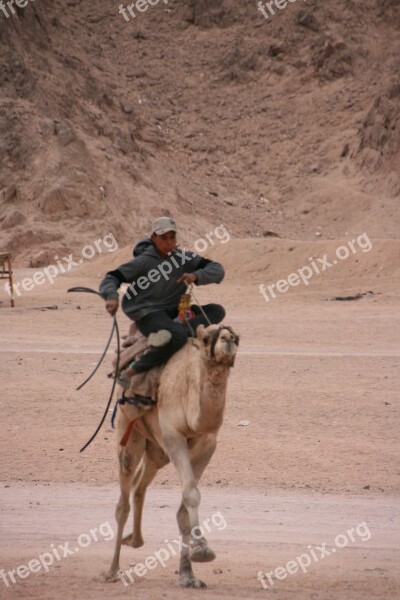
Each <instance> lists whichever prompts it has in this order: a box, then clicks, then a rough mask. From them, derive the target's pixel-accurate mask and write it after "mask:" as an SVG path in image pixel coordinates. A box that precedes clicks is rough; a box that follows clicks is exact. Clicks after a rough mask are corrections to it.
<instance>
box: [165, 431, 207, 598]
mask: <svg viewBox="0 0 400 600" xmlns="http://www.w3.org/2000/svg"><path fill="white" fill-rule="evenodd" d="M163 444H164V448H165V450H166V451H167V453H168V455H169V457H170V459H171V461H172V462H173V464H174V465H175V467H176V469H177V472H178V475H179V478H180V481H181V485H182V491H183V494H182V504H181V506H180V508H179V510H178V514H177V519H178V525H179V529H180V533H181V536H182V551H181V560H180V567H179V585H180V586H181V587H193V588H204V587H206V584H205V583H204V582H203V581H201V580H200V579H197V578H196V577H195V576H194V574H193V570H192V563H191V560H190V543H191V532H192V530H193V528H194V527H197V526H198V525H199V517H198V506H199V503H200V492H199V490H198V489H197V485H196V483H197V480H198V477H196V475H195V473H194V471H193V467H192V463H191V459H190V454H189V448H188V444H187V440H186V438H185V437H184V436H182V435H181V434H178V433H176V432H174V433H169V434H168V435H166V434H164V435H163ZM210 448H211V446H210ZM213 451H214V448H213V449H212V451H211V449H210V453H209V457H208V459H205V461H204V464H202V465H200V462H199V472H201V473H202V471H203V470H204V469H205V467H206V465H207V463H208V461H209V460H210V458H211V456H212V453H213ZM204 454H206V452H204ZM201 473H200V474H201Z"/></svg>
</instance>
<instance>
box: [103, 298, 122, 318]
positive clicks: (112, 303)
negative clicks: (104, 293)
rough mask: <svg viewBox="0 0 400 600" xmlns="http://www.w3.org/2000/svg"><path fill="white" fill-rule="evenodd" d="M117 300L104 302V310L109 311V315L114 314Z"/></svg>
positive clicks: (117, 304) (116, 308)
mask: <svg viewBox="0 0 400 600" xmlns="http://www.w3.org/2000/svg"><path fill="white" fill-rule="evenodd" d="M118 306H119V302H118V300H107V302H106V311H107V312H109V313H110V315H115V313H116V312H117V310H118Z"/></svg>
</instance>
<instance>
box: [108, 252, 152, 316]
mask: <svg viewBox="0 0 400 600" xmlns="http://www.w3.org/2000/svg"><path fill="white" fill-rule="evenodd" d="M141 263H142V261H141V260H140V258H139V257H138V258H135V259H134V260H130V261H129V262H127V263H125V264H123V265H120V266H119V267H118V269H115V270H114V271H109V272H108V273H107V274H106V276H105V277H104V279H103V281H102V282H101V283H100V286H99V293H100V296H101V297H102V298H104V300H105V301H106V310H107V311H108V312H109V313H110V314H112V315H113V314H114V313H115V312H116V311H117V310H118V303H119V295H118V288H119V287H120V286H121V284H122V283H132V282H133V281H135V279H137V278H138V277H140V275H141V274H142V269H141Z"/></svg>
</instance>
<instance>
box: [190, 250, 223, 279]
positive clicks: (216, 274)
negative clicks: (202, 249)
mask: <svg viewBox="0 0 400 600" xmlns="http://www.w3.org/2000/svg"><path fill="white" fill-rule="evenodd" d="M192 268H193V271H191V272H192V274H193V275H196V277H197V279H196V281H195V284H196V285H207V284H208V283H221V281H222V280H223V278H224V277H225V270H224V267H223V266H222V265H221V264H220V263H219V262H216V261H215V260H210V259H208V258H203V257H200V256H199V257H197V258H195V259H193V263H192Z"/></svg>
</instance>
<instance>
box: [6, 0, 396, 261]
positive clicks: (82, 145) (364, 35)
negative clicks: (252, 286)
mask: <svg viewBox="0 0 400 600" xmlns="http://www.w3.org/2000/svg"><path fill="white" fill-rule="evenodd" d="M280 4H281V5H282V6H283V5H284V2H281V3H280ZM399 6H400V4H399V2H398V1H397V0H382V1H379V2H377V0H365V1H364V2H362V3H361V2H357V3H356V2H349V1H348V0H337V1H336V2H335V3H334V4H333V3H328V2H319V1H317V0H307V6H305V4H304V3H302V2H300V1H298V2H288V3H287V4H286V6H284V7H283V8H282V9H279V10H278V8H276V10H275V12H274V14H271V15H270V17H269V18H268V20H266V19H265V18H264V17H263V16H262V15H261V14H260V12H259V11H257V4H256V3H255V4H253V5H251V4H249V3H244V2H238V1H237V0H174V2H173V3H172V2H171V3H168V4H166V3H165V2H160V3H158V5H154V6H149V8H148V10H147V11H146V12H145V13H143V14H140V15H139V14H138V15H137V16H136V18H135V20H134V21H133V20H131V22H125V21H124V19H123V17H122V16H121V15H120V14H119V13H118V7H115V6H112V5H110V2H109V0H96V5H95V6H94V5H93V3H82V2H79V1H78V0H68V2H67V9H66V5H65V1H63V0H40V2H39V1H38V0H37V1H36V2H33V1H30V2H29V3H28V5H27V6H26V7H25V8H16V13H15V14H13V15H10V16H9V17H8V18H7V17H5V16H4V17H3V15H2V14H0V17H1V18H0V139H1V144H0V250H6V249H8V248H9V249H12V251H13V253H14V254H15V255H16V258H17V263H16V264H21V265H22V264H25V265H29V263H30V259H31V257H34V258H33V260H34V262H35V261H36V260H37V261H39V262H40V261H42V260H50V259H51V253H52V252H53V253H54V255H55V254H56V253H57V252H60V251H61V250H60V249H63V248H65V249H68V250H69V251H71V252H72V251H76V252H78V251H79V250H80V248H82V247H83V246H85V245H86V244H90V243H93V241H94V240H96V239H99V238H101V237H103V236H105V235H106V234H108V233H113V234H114V235H115V237H116V238H117V239H118V243H119V245H120V246H123V245H125V244H126V243H128V242H129V243H131V242H133V240H134V239H135V238H137V237H142V236H143V234H146V233H147V232H148V228H149V225H150V222H151V220H152V219H153V218H155V217H156V216H159V215H160V214H169V215H173V216H175V217H176V218H177V219H178V221H179V224H180V229H181V231H182V234H181V235H182V238H181V240H182V241H183V242H185V243H189V244H190V243H192V242H193V240H196V239H197V238H199V237H202V236H204V234H205V232H208V231H210V230H211V229H212V228H215V227H216V226H217V225H219V224H221V223H224V224H225V226H226V227H228V228H229V230H230V232H231V234H232V235H236V236H240V237H245V236H252V237H262V236H263V232H265V231H277V232H279V235H281V236H282V237H285V236H286V237H294V238H296V237H302V238H309V239H311V238H312V239H314V232H315V228H316V226H317V225H320V224H321V225H322V226H323V227H324V235H327V236H335V235H342V233H343V220H344V221H346V227H345V229H346V230H350V229H351V226H353V225H354V227H358V223H359V222H360V219H364V217H363V216H362V215H363V209H364V207H363V206H362V205H361V204H360V205H358V204H357V205H356V206H352V210H351V211H349V210H348V206H349V205H348V200H346V198H345V197H344V195H343V194H342V193H341V191H340V190H341V189H343V188H346V186H353V185H357V186H361V191H363V192H364V191H366V192H368V193H370V194H371V197H372V196H373V195H374V196H375V195H376V194H380V193H381V192H382V193H385V194H390V195H395V194H398V193H399V189H400V188H399V180H398V177H399V173H398V166H397V165H398V153H399V150H398V145H399V140H398V136H399V122H398V114H399V110H398V107H399V91H398V86H399V82H398V81H397V79H396V77H397V74H398V73H399V71H400V69H399V63H398V58H397V57H398V56H399V55H400V35H399V33H400V25H399V20H398V11H399ZM362 115H365V118H364V119H363V120H362ZM361 121H362V122H361ZM315 165H318V168H317V169H316V168H314V166H315ZM338 171H340V173H341V176H342V177H343V181H341V185H340V186H337V189H336V188H335V189H333V188H332V186H331V185H330V183H329V176H332V174H334V173H337V172H338ZM347 176H348V180H347V179H346V177H347ZM354 182H356V183H354ZM359 192H360V190H359V189H358V188H357V189H355V193H356V194H357V193H359ZM328 205H329V206H330V207H333V208H332V212H329V211H328V212H327V211H326V210H325V208H326V206H328ZM305 206H307V210H308V212H304V211H303V209H304V208H305ZM376 206H378V207H379V206H380V204H379V203H377V204H376ZM377 210H378V209H377ZM388 214H389V213H388V212H387V211H384V210H383V209H382V215H377V214H374V216H373V218H372V217H371V222H370V224H371V227H372V226H375V224H376V223H381V222H383V221H382V219H385V218H387V219H389V217H386V216H385V215H388ZM299 215H300V218H299ZM380 217H382V219H380ZM363 222H364V221H363ZM388 222H389V221H388ZM390 222H393V218H392V216H390ZM399 229H400V228H399ZM46 253H47V254H46ZM36 257H39V258H36ZM18 261H19V263H18Z"/></svg>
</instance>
